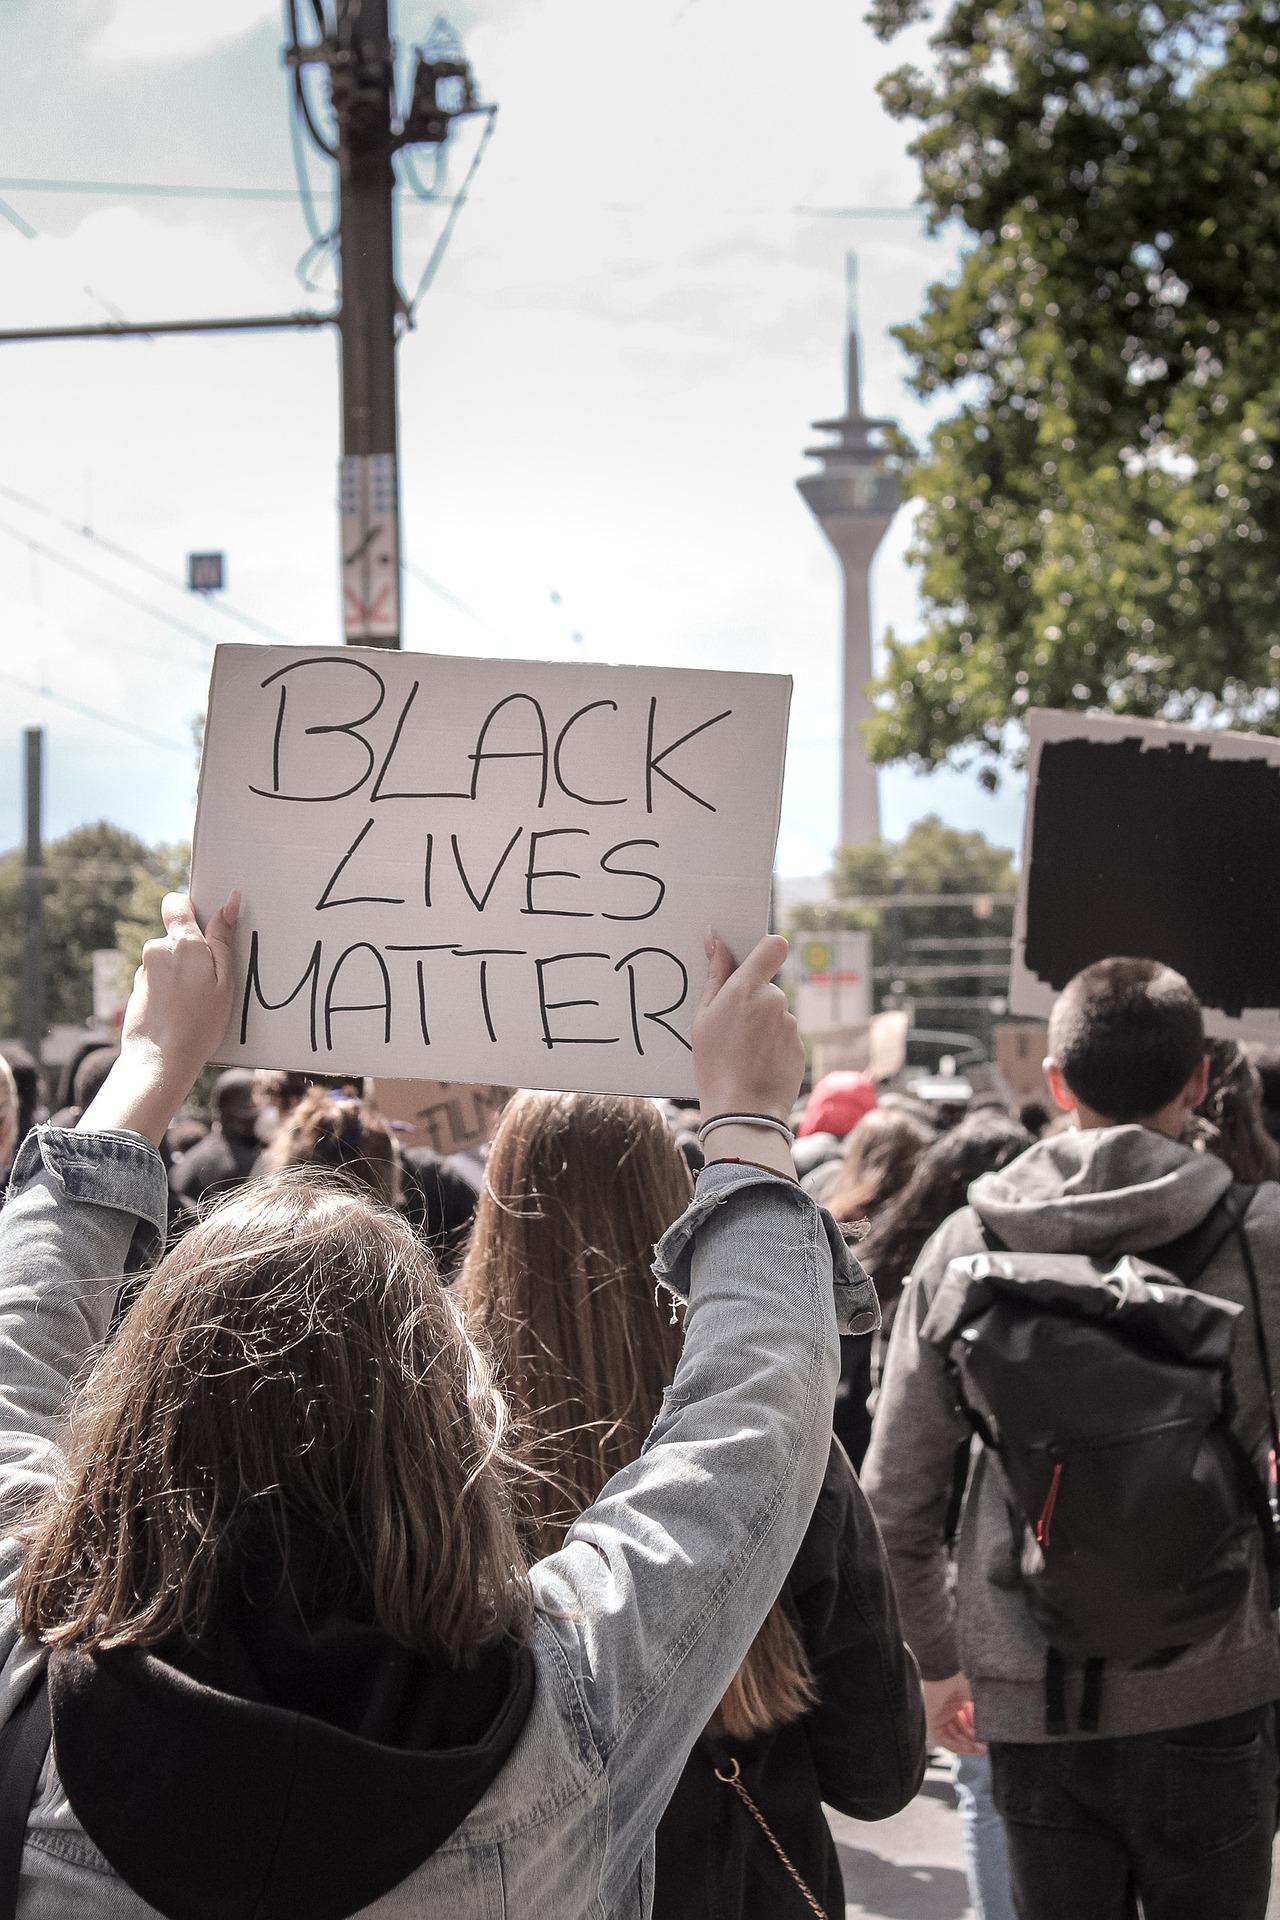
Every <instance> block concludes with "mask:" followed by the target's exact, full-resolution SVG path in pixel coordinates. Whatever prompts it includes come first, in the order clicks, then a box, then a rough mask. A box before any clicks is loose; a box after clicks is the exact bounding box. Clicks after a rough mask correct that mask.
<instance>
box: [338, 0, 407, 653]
mask: <svg viewBox="0 0 1280 1920" xmlns="http://www.w3.org/2000/svg"><path fill="white" fill-rule="evenodd" d="M330 93H331V97H332V101H333V112H334V118H335V120H336V121H337V127H338V192H339V206H340V215H339V229H338V230H339V236H340V239H339V248H340V273H341V285H342V305H341V307H340V309H339V314H338V337H339V340H340V342H341V348H342V473H341V484H340V489H339V491H340V500H341V513H342V526H341V534H342V625H343V633H344V636H345V638H346V639H347V641H348V642H350V641H351V640H353V639H354V640H359V641H360V642H361V643H362V644H363V645H366V646H369V645H372V646H381V647H398V646H399V645H400V488H399V484H398V477H397V459H398V447H397V424H398V423H397V405H396V309H397V305H398V302H399V295H398V293H397V290H396V272H395V232H394V220H393V204H394V195H395V172H394V169H393V167H392V164H391V156H392V154H393V153H394V151H395V131H394V126H393V121H394V115H395V67H394V49H393V47H392V44H391V32H390V24H389V22H388V19H387V0H338V8H337V25H336V31H335V33H334V52H333V56H332V62H331V65H330Z"/></svg>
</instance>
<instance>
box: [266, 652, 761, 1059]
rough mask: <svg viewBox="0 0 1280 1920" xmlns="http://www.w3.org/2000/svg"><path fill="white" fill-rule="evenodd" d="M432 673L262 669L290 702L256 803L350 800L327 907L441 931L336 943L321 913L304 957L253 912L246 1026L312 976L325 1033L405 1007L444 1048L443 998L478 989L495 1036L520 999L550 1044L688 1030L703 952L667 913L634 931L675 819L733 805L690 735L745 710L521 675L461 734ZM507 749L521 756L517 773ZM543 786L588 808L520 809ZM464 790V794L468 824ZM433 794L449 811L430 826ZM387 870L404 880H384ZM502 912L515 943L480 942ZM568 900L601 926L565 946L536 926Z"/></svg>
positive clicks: (311, 1001)
mask: <svg viewBox="0 0 1280 1920" xmlns="http://www.w3.org/2000/svg"><path fill="white" fill-rule="evenodd" d="M422 688H423V681H422V679H421V678H419V677H414V678H412V679H411V680H410V682H409V685H408V690H407V692H405V691H403V690H402V689H401V690H397V691H396V692H395V693H394V695H393V694H391V692H390V690H389V688H388V684H387V678H386V677H384V675H383V674H382V673H380V672H379V671H378V670H377V668H375V667H373V666H371V665H369V664H368V663H367V662H365V661H362V660H356V659H354V658H352V657H351V656H350V655H338V656H336V657H335V656H333V655H329V656H327V657H326V656H319V657H316V658H307V659H303V660H297V661H293V662H291V663H290V664H289V665H288V666H286V667H282V668H280V669H279V670H278V671H277V672H275V673H272V674H270V675H268V677H267V678H266V679H265V680H263V681H262V682H261V691H262V694H263V697H264V699H269V700H270V701H271V702H272V708H273V727H272V732H271V746H270V755H269V769H264V770H263V773H262V777H261V778H260V779H257V780H251V781H250V782H249V791H250V792H251V793H252V794H254V795H255V796H256V797H257V798H258V800H260V801H268V802H281V803H285V804H290V805H305V806H315V807H333V808H335V809H336V808H338V807H339V806H340V805H341V807H342V815H343V819H344V823H345V824H344V827H343V831H342V833H341V834H340V836H339V837H338V841H334V842H333V844H332V845H331V847H330V848H329V850H328V851H325V852H324V853H323V854H322V865H323V872H321V871H320V869H319V868H318V869H317V879H318V882H319V884H317V887H316V894H315V899H314V902H313V911H314V913H315V914H317V915H322V914H327V913H330V912H333V911H335V910H337V909H343V908H345V909H348V910H351V909H369V910H371V909H375V908H376V909H384V910H391V909H398V910H400V911H399V912H398V913H397V914H396V916H395V918H396V922H397V930H403V931H406V932H407V931H411V930H416V931H418V932H421V933H423V934H424V935H425V934H430V935H432V936H433V937H431V938H423V939H415V940H399V939H397V940H387V939H381V940H379V941H377V942H374V941H372V940H368V939H360V940H354V941H350V942H347V943H345V944H339V943H338V942H337V941H330V942H329V948H328V950H326V936H325V934H324V933H323V932H321V933H320V934H318V935H317V937H316V938H315V940H314V942H313V944H312V945H311V948H310V952H309V954H308V956H307V958H306V961H305V965H304V966H303V969H302V972H301V974H300V975H299V973H298V971H297V968H298V964H299V961H300V959H301V954H300V953H299V952H298V950H297V949H296V946H295V948H294V952H293V956H292V964H291V965H285V966H283V967H282V965H281V963H280V956H279V954H278V952H277V951H274V950H273V951H272V952H271V953H270V954H268V952H267V951H266V948H267V947H268V946H270V947H272V948H273V949H275V948H277V947H278V946H279V945H280V944H283V943H284V942H285V941H286V940H287V939H288V938H289V936H286V935H285V934H284V933H279V934H274V933H273V934H272V935H271V936H270V937H269V938H268V937H267V936H266V935H265V934H264V933H263V932H262V931H261V930H260V929H257V928H255V929H254V930H253V932H252V933H251V936H250V946H249V954H248V965H247V971H246V977H245V986H244V994H243V999H242V1003H241V1012H240V1039H241V1043H242V1044H243V1043H244V1042H245V1040H246V1038H247V1035H248V1031H249V1021H250V1017H251V1013H252V1011H253V1009H254V1007H255V1005H256V1006H257V1007H258V1008H261V1009H263V1010H265V1011H268V1012H275V1011H278V1010H280V1009H281V1008H284V1007H287V1006H291V1005H292V1004H293V1002H294V1001H296V1000H297V999H298V998H299V996H305V1004H306V1006H307V1008H308V1015H309V1017H308V1030H309V1035H310V1048H311V1051H312V1053H319V1052H320V1051H321V1050H322V1048H323V1050H324V1051H325V1052H328V1053H332V1052H333V1051H334V1049H335V1047H341V1046H342V1045H344V1044H349V1040H350V1024H349V1022H346V1023H342V1024H339V1023H340V1019H341V1016H350V1015H362V1016H366V1017H367V1016H370V1015H372V1016H373V1017H374V1023H375V1026H380V1028H381V1038H382V1043H383V1045H385V1046H390V1045H391V1044H392V1040H393V1034H395V1035H397V1037H398V1038H404V1037H405V1035H404V1034H403V1033H397V1028H398V1023H400V1022H403V1021H408V1022H410V1023H411V1026H412V1038H413V1039H414V1040H415V1041H417V1040H420V1041H421V1044H422V1045H423V1046H424V1047H430V1046H431V1045H432V1044H433V1038H432V1036H433V1019H434V1013H433V1010H434V1008H435V1007H436V1005H437V1004H438V1005H439V1006H440V1007H441V1008H442V1009H445V1010H447V1009H449V1008H451V1007H457V1006H458V1005H460V1004H461V1003H462V1001H463V999H464V997H465V996H468V995H469V996H471V1004H472V1005H473V1007H476V1008H478V1012H479V1014H480V1016H481V1018H482V1021H483V1028H484V1032H485V1034H486V1035H487V1036H488V1041H489V1043H490V1044H491V1045H492V1046H495V1047H497V1046H499V1045H500V1044H501V1041H502V1037H503V1025H504V1021H505V1020H506V1019H507V1018H508V1017H509V1018H510V1020H511V1021H512V1022H513V1023H515V1024H519V1025H521V1026H523V1024H524V1023H525V1021H526V1020H529V1019H531V1018H532V1019H534V1020H536V1023H537V1025H536V1028H535V1029H534V1030H535V1031H536V1032H538V1033H539V1035H540V1038H541V1041H542V1044H543V1045H544V1046H545V1047H547V1048H555V1047H557V1046H600V1047H608V1046H620V1045H626V1044H628V1043H629V1044H630V1045H631V1046H632V1047H633V1048H634V1050H635V1053H636V1054H637V1055H639V1056H643V1055H644V1054H645V1051H646V1044H645V1043H646V1040H648V1041H649V1043H650V1045H652V1044H653V1040H654V1033H653V1029H655V1028H659V1029H661V1030H662V1031H663V1032H664V1033H666V1034H668V1035H670V1036H671V1038H672V1039H674V1040H676V1041H678V1042H679V1043H680V1046H681V1047H682V1048H686V1049H687V1047H688V1040H687V1039H686V1037H685V1035H684V1034H683V1033H682V1032H681V1031H680V1029H679V1027H678V1026H676V1025H675V1024H674V1019H675V1016H676V1015H678V1014H679V1013H680V1011H681V1009H682V1008H684V1007H685V1005H686V1003H687V1001H688V998H689V984H690V983H689V972H688V968H687V967H686V965H685V963H684V961H683V959H682V958H681V957H680V955H679V954H677V953H675V952H673V951H672V950H671V947H670V946H669V945H666V944H663V942H662V941H661V939H660V938H658V937H657V935H658V929H655V928H650V930H649V931H650V936H651V937H650V938H649V939H648V940H647V941H642V940H639V939H638V933H639V929H640V928H641V926H643V925H644V923H646V922H653V921H654V920H656V919H658V917H659V916H660V915H661V913H662V909H663V905H664V902H665V901H666V899H667V893H668V879H667V877H665V874H664V867H665V861H664V850H663V842H662V840H661V839H660V838H659V820H661V823H662V830H663V831H664V832H665V833H666V834H667V835H668V836H669V837H672V836H674V843H675V845H676V846H677V847H678V848H679V849H681V851H684V850H685V849H687V844H688V841H689V837H690V834H691V831H692V830H693V828H694V823H696V821H697V819H698V818H699V817H701V816H702V815H704V814H715V813H716V812H717V805H716V801H715V799H714V798H713V797H712V794H711V793H710V792H709V791H707V790H706V789H707V784H708V782H707V774H706V769H705V767H704V768H700V767H699V759H698V750H697V746H696V745H694V744H693V743H695V742H698V741H699V740H700V739H705V737H706V736H707V735H708V734H709V733H710V732H711V730H712V729H721V728H723V727H724V726H725V725H726V723H728V722H730V721H731V720H732V717H733V710H732V708H729V707H725V708H722V709H720V710H719V711H714V712H710V713H708V714H707V715H706V717H705V718H700V719H698V720H697V721H696V722H695V724H694V725H692V726H689V725H686V724H684V720H685V719H686V718H687V716H682V718H681V721H680V722H678V723H673V722H672V720H671V718H670V716H669V715H668V714H666V713H664V712H663V711H661V707H662V702H661V701H660V699H659V696H658V695H656V694H650V695H649V696H648V697H647V699H644V700H641V701H635V700H633V701H630V702H628V703H627V706H626V707H625V708H624V707H623V706H622V705H621V704H620V703H619V701H617V700H615V699H612V698H599V699H594V700H589V701H586V702H585V703H582V704H578V705H576V706H574V705H570V703H569V702H567V701H566V703H565V706H566V708H567V710H566V711H562V712H558V711H554V710H553V707H554V703H553V701H552V700H551V699H550V698H549V697H548V696H546V695H543V696H542V697H539V696H537V695H535V694H533V693H530V692H527V691H522V690H516V691H512V692H509V693H504V694H503V695H502V696H501V697H500V698H496V699H494V700H492V702H491V703H490V704H489V705H488V706H487V708H486V709H485V710H484V711H483V713H482V716H481V717H480V719H479V720H478V722H477V723H476V724H475V726H474V728H468V729H467V730H466V731H465V732H463V731H462V730H461V729H459V727H458V726H457V725H456V723H455V724H452V725H449V724H447V723H446V722H445V721H443V720H442V718H441V716H440V715H438V714H431V713H428V712H427V706H428V702H427V701H425V700H423V699H422V697H421V696H422ZM443 743H447V745H446V744H443ZM677 756H678V757H677ZM503 767H506V768H513V767H514V768H518V769H519V775H518V778H517V780H514V781H513V778H512V776H511V774H510V773H508V774H507V775H506V777H505V778H504V777H503V776H501V775H500V774H499V773H498V769H499V768H503ZM352 802H358V803H360V804H359V806H358V808H357V809H356V810H354V811H353V808H352V806H351V804H350V803H352ZM548 805H551V806H552V807H554V809H555V811H556V814H557V816H558V817H559V818H561V819H563V817H564V814H565V811H566V808H568V809H570V810H571V811H572V813H573V815H574V816H575V824H572V825H556V826H547V827H539V826H536V825H532V824H529V821H528V819H525V820H523V821H520V822H519V823H518V824H513V823H512V816H513V813H516V812H517V811H518V812H520V813H524V814H527V815H528V814H531V815H532V816H533V817H535V818H536V817H537V815H538V814H539V813H541V812H542V811H543V809H545V808H546V807H547V806H548ZM460 807H462V808H465V809H467V810H468V812H467V813H466V814H464V815H463V819H462V823H461V824H460V825H459V824H458V821H459V808H460ZM618 807H623V808H626V809H627V810H628V814H629V816H630V817H631V820H632V824H635V817H636V816H637V815H643V816H644V823H645V826H646V828H648V829H649V830H648V831H646V832H644V833H635V832H632V833H629V834H620V833H618V832H617V831H616V827H615V830H614V831H613V832H610V831H609V819H610V813H611V810H612V809H615V808H618ZM471 809H474V815H473V817H472V816H471V815H470V810H471ZM433 810H434V811H435V813H437V814H441V813H443V814H445V815H446V816H447V818H448V820H449V821H451V822H452V823H453V824H452V825H451V826H449V827H448V829H447V830H445V829H441V828H440V827H439V826H433V825H431V824H429V823H430V821H431V818H432V813H433ZM357 818H358V825H357V824H356V820H357ZM495 819H497V820H498V821H499V822H500V824H501V825H502V831H501V832H500V833H499V834H498V835H497V836H496V837H495V834H494V828H493V823H494V820H495ZM353 827H354V831H353V830H352V829H353ZM317 838H318V839H319V840H320V841H321V842H323V836H322V835H321V836H317ZM339 841H340V844H339ZM388 870H394V872H395V875H396V880H395V883H394V884H395V886H396V888H397V890H396V891H388V890H385V889H386V888H387V873H388ZM407 874H408V875H411V876H412V885H410V884H408V882H407V880H406V875H407ZM486 918H487V920H488V923H489V926H490V927H491V928H492V926H493V925H494V923H495V922H497V921H501V923H502V925H503V927H504V929H506V930H507V931H506V937H504V939H503V941H502V943H501V944H484V943H483V931H482V930H483V928H484V923H485V921H486ZM566 920H579V921H595V922H597V923H598V924H599V926H600V928H601V935H602V936H603V938H601V936H599V935H598V936H597V938H598V939H599V940H600V944H598V945H588V944H584V945H582V946H576V945H575V946H574V947H572V948H570V947H568V946H567V944H564V943H563V935H562V934H561V935H560V937H559V939H558V940H557V941H556V942H554V943H553V944H551V945H547V944H546V942H545V941H539V939H538V928H539V924H540V923H543V924H545V923H549V922H563V921H566ZM415 922H416V923H419V924H418V925H417V926H416V927H415V926H414V924H413V923H415ZM606 923H613V927H614V929H615V931H613V933H612V934H610V933H609V932H608V930H607V927H606ZM384 924H385V922H384ZM521 925H527V929H528V931H527V936H526V943H521V944H516V943H514V941H513V940H512V938H511V933H510V929H512V928H513V927H515V928H519V927H520V926H521ZM446 929H447V932H446ZM630 929H634V930H635V931H631V932H629V933H628V930H630ZM296 933H297V929H296V928H292V929H290V930H289V934H290V935H292V940H290V941H289V944H291V945H292V944H293V941H296ZM477 936H480V937H479V938H478V937H477ZM606 943H607V944H606ZM282 974H283V976H284V977H283V978H282V977H281V976H282ZM273 996H274V997H273Z"/></svg>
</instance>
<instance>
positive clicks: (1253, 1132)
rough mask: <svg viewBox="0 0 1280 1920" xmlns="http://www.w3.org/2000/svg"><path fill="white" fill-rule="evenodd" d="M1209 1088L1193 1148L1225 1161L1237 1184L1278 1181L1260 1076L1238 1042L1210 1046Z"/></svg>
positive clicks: (1279, 1152) (1279, 1151)
mask: <svg viewBox="0 0 1280 1920" xmlns="http://www.w3.org/2000/svg"><path fill="white" fill-rule="evenodd" d="M1205 1050H1206V1052H1207V1054H1208V1056H1209V1085H1208V1087H1207V1089H1206V1091H1205V1097H1204V1099H1203V1100H1202V1101H1201V1102H1200V1105H1199V1106H1198V1107H1197V1108H1196V1113H1195V1118H1194V1119H1193V1121H1192V1126H1191V1129H1189V1133H1190V1137H1191V1143H1192V1144H1193V1145H1200V1146H1202V1147H1203V1148H1204V1149H1205V1150H1206V1151H1207V1152H1209V1153H1212V1154H1215V1155H1216V1156H1217V1158H1218V1159H1219V1160H1225V1162H1226V1164H1227V1165H1228V1166H1229V1167H1230V1169H1231V1171H1232V1174H1233V1175H1234V1177H1235V1178H1236V1179H1237V1180H1242V1181H1244V1182H1245V1183H1246V1185H1249V1186H1256V1185H1257V1184H1258V1183H1259V1182H1260V1181H1263V1180H1274V1179H1276V1178H1277V1176H1278V1175H1280V1147H1277V1145H1276V1143H1275V1141H1274V1140H1273V1139H1272V1137H1271V1135H1270V1133H1269V1132H1268V1131H1267V1124H1266V1120H1265V1117H1264V1112H1263V1104H1262V1076H1261V1074H1260V1073H1259V1072H1258V1069H1257V1067H1256V1066H1255V1065H1254V1063H1253V1061H1252V1060H1251V1059H1250V1058H1249V1056H1248V1054H1247V1053H1245V1051H1244V1049H1243V1048H1242V1047H1241V1046H1239V1045H1238V1043H1237V1042H1236V1041H1234V1040H1210V1041H1209V1042H1208V1045H1207V1047H1206V1049H1205Z"/></svg>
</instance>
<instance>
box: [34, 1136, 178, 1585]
mask: <svg viewBox="0 0 1280 1920" xmlns="http://www.w3.org/2000/svg"><path fill="white" fill-rule="evenodd" d="M166 1193H167V1187H166V1181H165V1172H164V1163H163V1162H162V1160H161V1158H160V1155H159V1154H158V1153H157V1151H156V1149H155V1148H154V1147H153V1146H152V1145H151V1143H150V1141H148V1140H144V1139H143V1138H142V1136H141V1135H140V1134H134V1133H124V1132H100V1133H99V1132H79V1131H75V1132H69V1131H67V1130H65V1129H64V1128H61V1127H40V1128H38V1129H37V1131H36V1132H34V1133H32V1134H29V1135H28V1136H27V1138H26V1140H25V1141H24V1142H23V1145H22V1148H21V1150H20V1152H19V1154H18V1158H17V1162H16V1164H15V1166H14V1169H13V1177H12V1180H11V1181H10V1185H9V1197H8V1200H7V1202H6V1204H5V1206H4V1209H3V1211H0V1534H2V1535H7V1534H9V1533H10V1531H11V1529H12V1528H13V1526H14V1525H15V1524H16V1522H17V1521H18V1520H19V1519H20V1518H21V1516H22V1514H23V1512H24V1511H25V1510H26V1507H27V1505H28V1504H29V1502H30V1500H31V1498H32V1497H33V1496H34V1495H35V1494H37V1493H39V1492H40V1491H41V1490H42V1488H43V1487H45V1486H46V1485H47V1484H48V1482H49V1479H50V1477H51V1475H52V1474H53V1473H54V1472H56V1470H57V1467H58V1463H59V1460H60V1458H61V1446H62V1436H63V1431H64V1428H65V1424H66V1412H67V1404H68V1401H69V1398H70V1388H71V1385H72V1383H73V1382H74V1381H75V1380H77V1379H78V1378H79V1377H80V1376H81V1375H83V1373H84V1372H85V1371H86V1369H87V1367H88V1365H89V1363H90V1362H91V1360H92V1359H93V1358H94V1356H95V1355H96V1354H97V1353H98V1351H99V1349H100V1348H101V1346H102V1343H103V1341H104V1340H105V1339H106V1337H107V1332H108V1329H109V1327H110V1324H111V1312H112V1308H113V1306H114V1303H115V1298H116V1293H117V1291H118V1289H119V1286H120V1280H121V1277H122V1275H123V1274H124V1273H126V1272H128V1271H131V1270H132V1269H134V1268H136V1267H139V1266H143V1265H147V1264H149V1263H150V1262H153V1261H154V1260H156V1259H157V1258H158V1257H159V1255H160V1253H161V1251H162V1248H163V1242H164V1223H165V1213H166ZM8 1548H9V1543H8V1542H7V1541H6V1543H5V1546H4V1548H0V1561H3V1560H7V1558H8Z"/></svg>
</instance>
